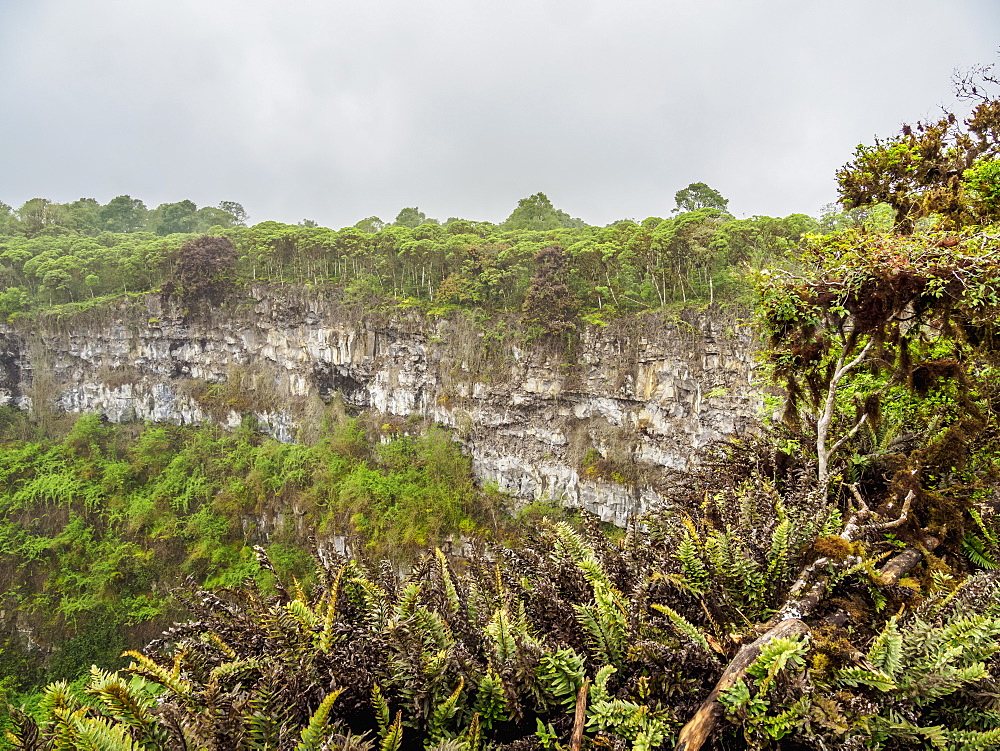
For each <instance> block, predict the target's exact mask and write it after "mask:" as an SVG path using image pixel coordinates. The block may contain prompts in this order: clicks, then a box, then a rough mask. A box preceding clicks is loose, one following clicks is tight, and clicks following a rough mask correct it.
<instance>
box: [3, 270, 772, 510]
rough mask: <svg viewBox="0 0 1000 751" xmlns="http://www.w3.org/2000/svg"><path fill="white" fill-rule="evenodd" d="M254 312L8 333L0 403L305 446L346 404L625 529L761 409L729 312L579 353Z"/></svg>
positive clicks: (340, 319) (452, 332) (494, 335)
mask: <svg viewBox="0 0 1000 751" xmlns="http://www.w3.org/2000/svg"><path fill="white" fill-rule="evenodd" d="M249 295H250V296H249V297H248V298H247V299H245V300H243V301H242V302H240V303H238V304H235V303H234V304H230V305H229V306H226V307H220V308H214V309H208V310H193V311H192V310H188V309H186V308H185V306H184V303H183V302H182V301H180V300H178V299H176V298H167V297H162V296H160V295H154V294H151V295H147V296H146V297H145V298H144V299H141V300H139V301H135V300H130V301H127V302H122V303H119V304H117V305H116V306H115V307H113V308H112V309H107V310H100V311H89V312H86V313H80V314H77V315H74V316H66V317H62V318H58V319H57V318H55V317H54V316H50V317H48V318H45V319H43V320H41V321H35V322H32V323H31V324H30V325H29V324H26V323H22V324H18V323H14V324H8V325H6V326H5V327H4V328H3V329H0V402H4V403H13V404H17V405H20V406H28V407H30V406H31V405H32V403H39V404H40V403H43V402H44V403H45V404H46V405H50V406H55V407H56V408H58V409H62V410H66V411H70V412H100V413H103V414H104V415H106V416H107V418H108V419H109V420H111V421H116V422H117V421H128V420H151V421H171V422H176V423H200V422H203V421H216V422H219V423H222V424H225V425H228V426H236V425H238V424H239V423H240V420H241V414H245V413H247V412H253V413H254V414H255V415H256V417H257V419H258V420H259V422H260V424H261V425H262V426H263V427H264V428H265V429H266V430H268V431H269V432H270V433H271V434H272V435H274V436H275V437H277V438H279V439H281V440H284V441H289V440H295V439H296V438H297V437H299V436H300V435H301V436H307V435H308V433H309V431H310V430H315V426H316V425H317V423H318V421H319V419H320V417H321V415H322V414H323V410H324V405H325V404H328V403H330V402H331V401H332V400H334V399H338V398H339V399H342V400H343V402H344V403H345V404H346V405H349V406H351V407H356V408H359V409H366V410H374V411H377V412H381V413H385V414H387V415H395V416H401V417H408V416H413V415H416V416H419V417H421V418H430V419H433V420H435V421H437V422H440V423H442V424H444V425H447V426H449V427H451V428H453V429H455V431H456V433H457V435H458V436H459V437H460V438H461V440H462V441H463V442H464V443H465V445H466V446H467V448H468V450H469V452H470V454H471V456H472V458H473V463H474V469H475V472H476V473H477V475H478V476H479V477H480V478H481V479H483V480H485V481H492V482H495V483H496V484H497V485H499V486H500V488H502V489H504V490H507V491H509V492H511V493H512V494H514V495H515V496H516V497H517V498H519V499H522V500H525V501H526V500H531V499H537V498H545V499H548V500H551V501H554V502H561V503H566V504H569V505H574V506H582V507H585V508H587V509H589V510H591V511H593V512H595V513H597V514H598V515H600V517H601V518H602V519H604V520H606V521H611V522H614V523H617V524H624V523H625V522H626V521H627V519H628V518H629V517H630V516H631V515H632V514H634V513H636V512H638V511H641V510H642V509H644V508H645V507H647V506H648V505H649V504H651V503H654V502H655V501H657V500H658V499H659V497H660V495H659V492H658V490H659V489H660V488H661V484H660V480H659V479H658V478H662V475H663V474H664V471H665V470H670V469H684V468H686V467H688V466H690V464H691V462H692V461H695V460H696V457H697V455H698V452H699V450H700V449H702V448H703V447H704V446H705V445H706V444H708V443H709V442H711V441H715V440H718V439H720V438H723V437H724V436H727V435H730V434H732V433H734V432H736V431H737V429H738V428H740V427H741V426H742V425H744V424H746V423H748V422H749V420H750V419H751V417H752V415H753V414H754V413H755V411H756V408H757V400H756V398H755V397H754V396H753V395H752V386H751V376H752V361H753V346H752V343H751V337H750V333H749V332H748V330H747V329H746V327H742V326H740V325H739V324H738V322H737V321H736V320H735V319H734V317H733V316H732V315H731V314H725V313H722V312H719V311H717V310H716V311H705V312H693V311H688V312H685V313H684V314H683V315H682V316H680V317H676V316H675V317H670V316H667V315H661V314H656V315H641V316H637V317H635V318H633V319H629V320H626V321H620V322H616V323H614V324H612V325H610V326H607V327H605V328H600V327H597V326H590V327H588V328H587V329H586V330H585V331H584V332H583V335H582V337H581V340H580V342H579V343H578V344H577V345H576V347H575V351H571V352H566V351H563V350H561V349H560V348H558V347H553V346H544V345H533V346H525V345H523V344H519V342H520V337H518V336H516V335H512V334H511V333H510V331H511V327H513V326H515V325H516V324H515V323H514V321H513V319H511V320H487V321H485V322H480V323H478V324H477V323H474V322H473V321H472V320H471V317H470V316H461V315H456V316H454V317H450V318H444V319H435V320H429V319H427V318H426V317H424V316H422V315H419V314H416V313H409V314H395V315H388V314H384V315H383V314H374V313H366V312H364V311H363V310H360V309H359V308H357V307H352V306H347V305H344V304H342V303H340V302H339V301H338V300H337V299H336V298H335V297H334V296H333V293H331V292H329V291H326V292H324V291H323V290H322V289H318V288H317V289H308V290H307V289H302V288H290V287H280V286H263V285H262V286H258V287H254V288H252V289H250V290H249ZM588 467H589V469H588ZM626 475H627V476H626Z"/></svg>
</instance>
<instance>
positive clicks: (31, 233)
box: [17, 198, 60, 237]
mask: <svg viewBox="0 0 1000 751" xmlns="http://www.w3.org/2000/svg"><path fill="white" fill-rule="evenodd" d="M59 217H60V212H59V207H58V205H57V204H54V203H52V201H50V200H49V199H47V198H32V199H30V200H28V201H25V202H24V203H23V204H22V205H21V208H19V209H18V210H17V218H18V221H19V223H20V229H21V232H22V233H23V234H24V236H25V237H38V236H39V235H41V234H42V233H43V232H45V230H46V229H48V228H50V227H54V226H55V225H57V224H58V223H59Z"/></svg>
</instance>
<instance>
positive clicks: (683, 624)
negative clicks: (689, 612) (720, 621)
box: [652, 602, 718, 659]
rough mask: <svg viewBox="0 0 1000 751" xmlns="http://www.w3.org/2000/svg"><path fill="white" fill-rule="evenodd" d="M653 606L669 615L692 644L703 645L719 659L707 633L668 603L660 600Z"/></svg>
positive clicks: (681, 633)
mask: <svg viewBox="0 0 1000 751" xmlns="http://www.w3.org/2000/svg"><path fill="white" fill-rule="evenodd" d="M652 608H653V609H654V610H658V611H660V612H661V613H663V614H664V615H665V616H667V618H669V619H670V623H671V624H672V625H673V627H674V629H675V630H676V631H677V633H679V634H680V635H681V636H684V637H686V638H687V639H688V640H689V641H691V643H692V644H695V645H696V646H698V647H701V648H702V649H703V650H704V651H705V652H707V653H708V654H710V655H712V657H713V659H718V658H716V656H715V652H713V651H712V647H711V646H710V645H709V643H708V639H706V638H705V635H704V634H703V633H702V632H701V631H700V630H698V628H697V627H696V626H695V625H694V624H693V623H691V622H690V621H688V620H687V619H686V618H684V617H683V616H682V615H681V614H680V613H678V612H677V611H676V610H674V609H673V608H671V607H669V606H667V605H661V604H660V603H658V602H654V603H653V604H652Z"/></svg>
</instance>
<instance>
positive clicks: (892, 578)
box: [675, 487, 940, 751]
mask: <svg viewBox="0 0 1000 751" xmlns="http://www.w3.org/2000/svg"><path fill="white" fill-rule="evenodd" d="M851 490H852V491H853V493H854V496H855V498H856V499H857V501H858V510H857V512H856V513H855V514H854V515H853V516H852V518H851V519H850V520H849V521H848V523H847V524H846V525H845V526H844V531H843V532H841V533H840V537H842V538H843V539H845V540H847V541H848V542H854V540H856V539H857V538H858V537H860V536H861V535H862V534H863V533H864V532H867V531H871V530H875V529H891V528H893V527H896V526H899V525H900V524H901V523H902V521H905V520H906V518H907V517H908V515H909V511H910V504H911V503H912V501H913V492H912V491H911V492H910V493H908V494H907V496H906V499H905V500H904V504H903V509H902V512H901V513H900V517H899V519H897V520H894V521H891V522H881V523H876V524H870V525H865V526H863V525H862V522H863V521H864V520H865V519H867V518H868V517H869V516H870V515H871V513H872V512H871V509H870V508H869V507H868V505H867V504H866V503H865V502H864V501H863V500H862V498H861V496H860V494H859V493H858V492H857V488H855V487H851ZM901 520H902V521H901ZM939 544H940V541H939V540H938V539H937V538H934V537H929V536H928V537H927V538H925V539H924V543H923V546H924V549H925V550H933V549H934V548H936V547H937V546H938V545H939ZM923 556H924V554H923V551H921V550H917V549H914V548H910V549H907V550H904V551H903V552H901V553H899V554H898V555H896V556H894V557H893V558H891V559H890V560H889V562H888V563H886V564H885V565H884V566H883V567H882V569H881V571H880V572H879V574H880V576H881V577H882V579H883V580H884V581H885V582H886V583H888V584H895V583H896V582H898V581H899V580H900V579H901V578H903V576H905V575H906V574H907V573H908V572H909V571H910V570H911V569H912V568H913V567H914V566H916V565H917V564H918V563H919V562H920V561H921V560H923ZM858 560H860V559H858V558H857V557H856V556H849V557H848V558H847V559H845V560H843V561H840V562H838V565H840V566H850V565H853V564H854V563H855V562H857V561H858ZM832 562H833V561H831V559H830V558H825V557H824V558H820V559H819V560H816V561H814V562H813V563H812V564H810V565H809V566H806V567H805V568H804V569H802V571H801V572H800V573H799V576H798V578H797V579H796V580H795V583H794V584H793V585H792V586H791V588H790V589H789V597H788V600H787V601H786V602H785V604H784V605H783V606H782V607H781V608H780V609H779V610H778V614H777V615H776V616H775V618H774V619H773V620H771V621H770V623H769V624H768V625H770V626H771V628H770V629H768V631H766V632H765V633H764V634H762V635H761V636H760V637H758V638H757V639H755V640H754V641H752V642H751V643H750V644H747V645H744V646H743V647H741V648H740V651H739V652H737V653H736V657H734V658H733V660H732V662H730V663H729V665H728V666H727V667H726V669H725V671H724V672H723V673H722V677H721V678H719V681H718V683H716V684H715V688H714V689H712V692H711V693H710V694H709V695H708V697H707V698H706V699H705V701H704V702H702V705H701V706H700V707H699V708H698V711H697V712H695V713H694V716H693V717H692V718H691V719H690V720H688V721H687V724H685V725H684V727H683V728H681V732H680V735H679V736H678V738H677V745H676V746H675V751H699V749H701V747H702V745H704V743H705V741H706V740H707V739H708V737H709V736H710V735H711V734H712V731H714V730H715V728H716V726H717V725H718V724H719V720H720V719H721V718H722V713H723V707H722V704H721V703H720V702H719V696H720V695H721V694H722V692H723V691H725V690H726V689H727V688H731V687H732V686H734V685H736V682H737V681H739V680H740V678H743V677H744V676H745V675H746V672H747V668H748V667H750V665H751V664H752V663H753V661H754V660H756V659H757V657H758V656H759V655H760V652H761V650H762V649H763V648H764V646H765V645H767V643H768V642H770V641H771V640H772V639H777V638H781V637H785V638H787V637H789V636H798V635H802V634H808V633H811V632H810V629H809V627H808V626H807V625H806V624H805V623H803V622H802V620H801V619H802V618H806V617H808V616H809V615H810V614H811V613H812V611H813V610H814V609H815V608H816V606H817V605H818V604H819V603H820V602H821V601H822V600H823V597H824V596H825V595H826V592H827V589H828V588H829V585H830V580H831V576H830V574H829V573H828V572H827V571H826V569H827V568H828V567H829V564H830V563H832ZM820 572H823V573H820ZM839 613H842V611H838V612H837V613H835V614H833V618H832V622H834V623H836V621H837V615H838V614H839ZM843 621H846V615H844V616H843V620H842V621H841V622H840V623H837V625H843Z"/></svg>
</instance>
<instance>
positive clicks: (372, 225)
mask: <svg viewBox="0 0 1000 751" xmlns="http://www.w3.org/2000/svg"><path fill="white" fill-rule="evenodd" d="M397 218H398V217H397ZM354 226H355V227H356V228H357V229H359V230H361V231H362V232H367V233H368V234H370V235H374V234H375V233H376V232H381V231H382V230H383V229H385V226H386V225H385V222H383V221H382V220H381V219H379V218H378V217H377V216H370V217H368V218H367V219H362V220H361V221H360V222H358V223H356V224H355V225H354Z"/></svg>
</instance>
